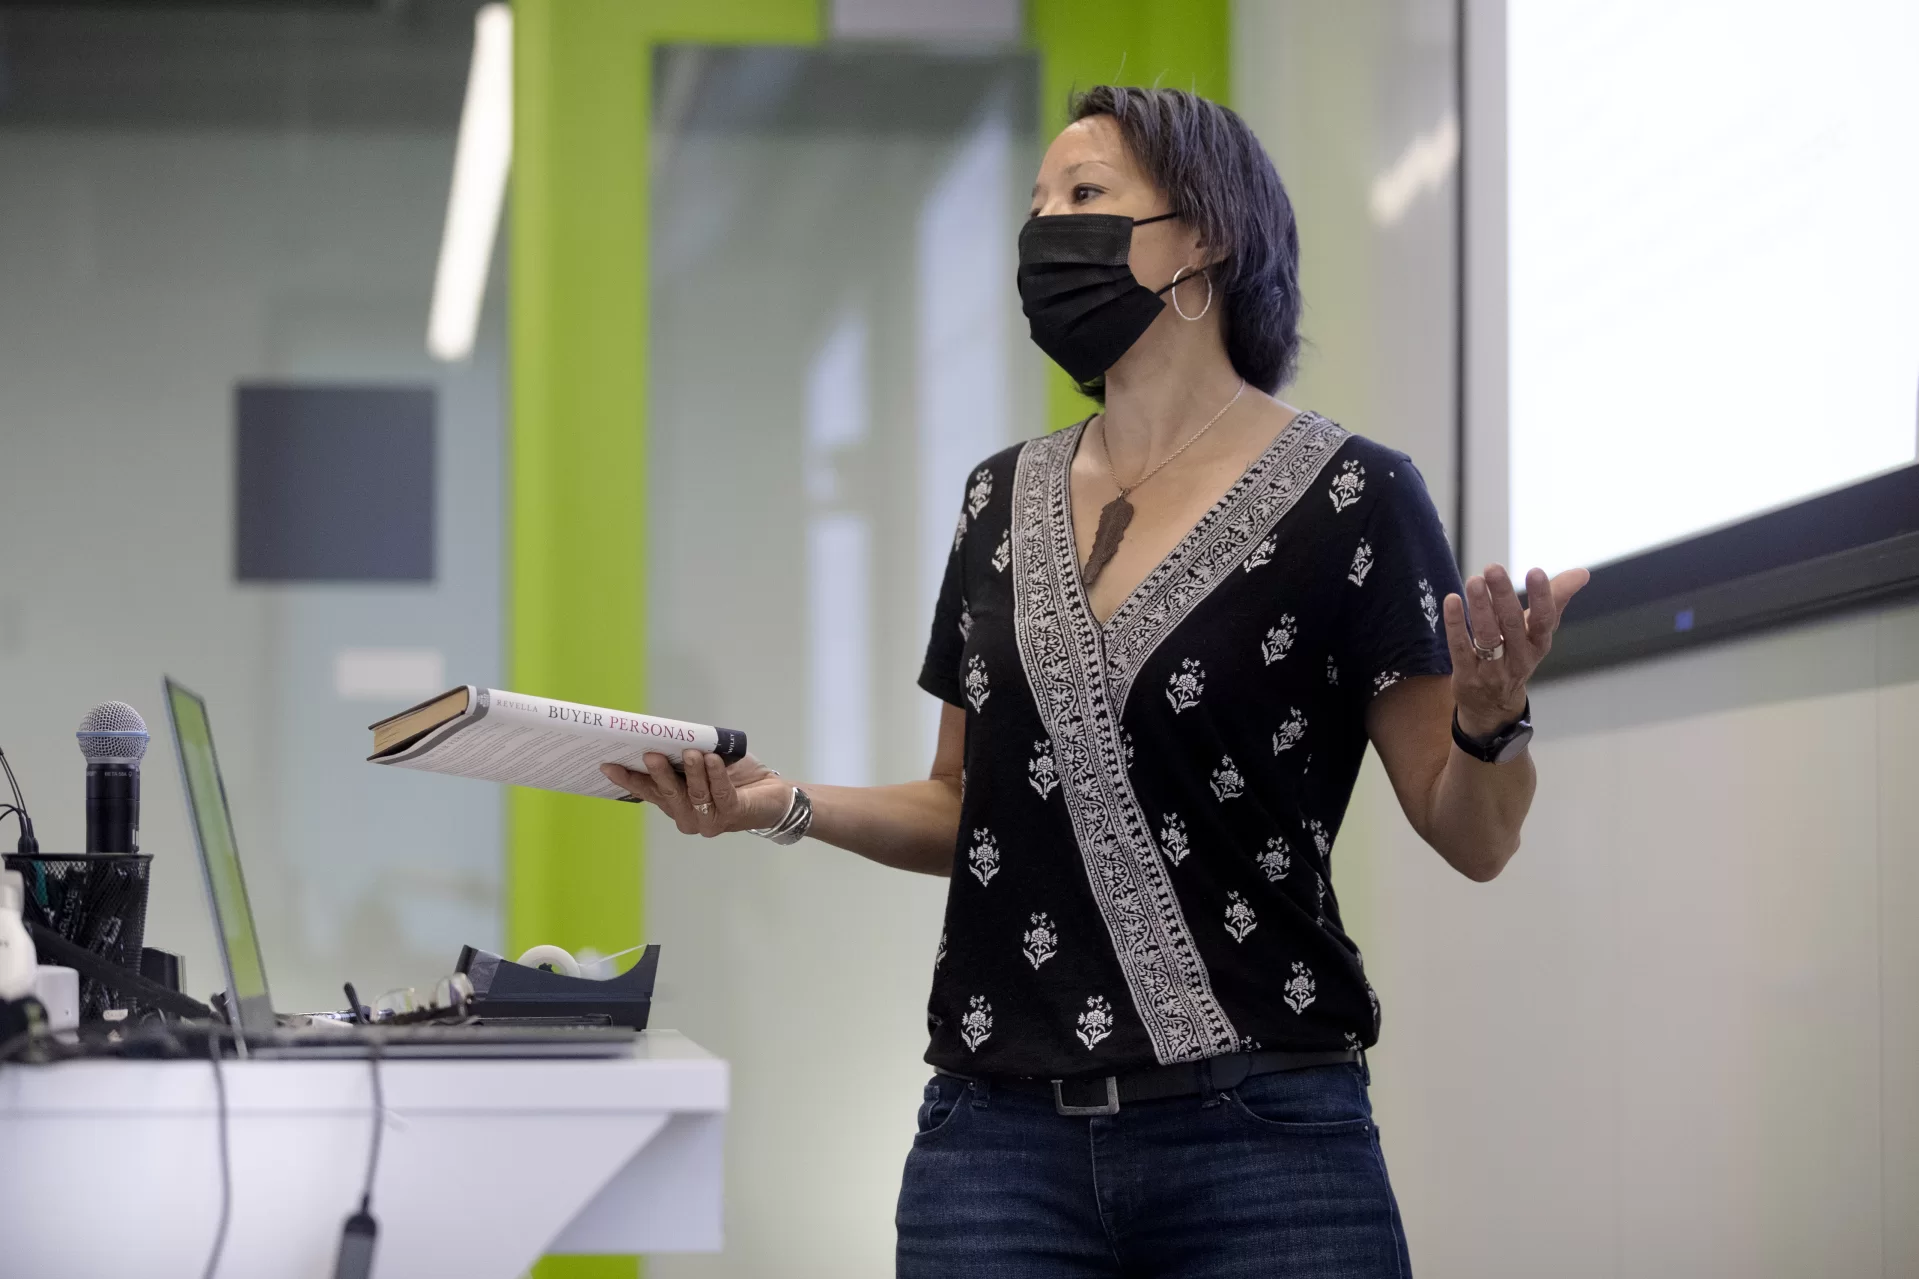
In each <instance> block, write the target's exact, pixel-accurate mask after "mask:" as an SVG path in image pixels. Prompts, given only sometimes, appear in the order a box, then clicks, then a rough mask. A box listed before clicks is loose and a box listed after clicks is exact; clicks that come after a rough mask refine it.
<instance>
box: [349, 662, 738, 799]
mask: <svg viewBox="0 0 1919 1279" xmlns="http://www.w3.org/2000/svg"><path fill="white" fill-rule="evenodd" d="M368 727H369V728H371V729H372V730H373V753H372V754H371V755H369V756H367V759H368V761H370V762H371V763H375V764H389V765H392V766H393V767H395V768H415V769H419V770H420V771H422V772H427V773H448V774H451V775H452V776H454V777H478V778H481V779H483V780H485V781H489V782H506V783H509V784H510V785H514V786H532V787H536V788H538V789H540V790H556V791H566V792H568V793H570V794H574V795H593V796H597V797H599V798H601V799H621V800H631V799H632V798H633V797H632V796H631V795H629V794H627V792H626V791H624V790H622V789H621V788H620V787H618V786H615V785H614V784H613V783H612V782H609V781H607V780H606V777H605V776H604V775H603V774H601V772H600V765H601V764H624V765H625V766H626V767H628V768H631V769H635V770H637V771H639V772H642V773H644V772H646V771H647V767H646V760H645V758H644V757H645V756H646V755H647V754H648V753H649V752H658V753H660V754H662V755H665V756H666V757H667V759H668V760H669V761H670V762H671V763H672V765H673V767H674V768H675V769H678V768H679V766H680V757H681V753H682V752H684V751H686V750H689V749H691V750H701V751H711V752H712V753H714V754H716V755H718V756H719V757H720V758H721V759H723V760H725V761H726V762H727V763H729V764H731V763H733V762H734V761H735V760H737V759H739V758H740V757H742V756H743V755H745V754H746V734H745V733H742V732H740V731H739V730H738V729H736V728H716V727H714V726H713V725H711V724H691V723H687V722H686V721H684V720H677V719H666V718H665V717H663V716H659V715H639V714H635V713H633V712H630V711H615V710H608V709H607V708H606V707H604V706H583V705H581V704H580V703H578V702H562V701H556V700H554V699H552V698H548V697H534V696H532V695H531V694H528V693H510V692H507V691H506V690H505V689H499V688H480V687H478V686H477V685H474V684H463V685H461V686H460V687H458V688H450V689H448V690H447V691H446V692H444V693H442V694H440V695H439V696H438V697H435V698H432V699H430V700H428V701H424V702H421V703H420V704H419V705H418V706H412V707H408V708H407V709H406V710H403V711H401V712H400V713H399V714H397V715H389V716H387V717H386V718H385V719H383V720H380V721H379V722H378V723H375V724H370V725H368Z"/></svg>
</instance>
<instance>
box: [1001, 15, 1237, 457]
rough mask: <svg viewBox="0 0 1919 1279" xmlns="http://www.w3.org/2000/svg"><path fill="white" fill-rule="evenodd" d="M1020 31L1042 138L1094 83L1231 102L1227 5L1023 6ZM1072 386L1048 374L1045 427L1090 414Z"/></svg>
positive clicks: (1055, 372)
mask: <svg viewBox="0 0 1919 1279" xmlns="http://www.w3.org/2000/svg"><path fill="white" fill-rule="evenodd" d="M1026 28H1027V34H1028V38H1029V39H1030V40H1031V41H1032V45H1033V48H1034V49H1035V50H1036V51H1037V52H1038V53H1039V56H1040V77H1039V84H1040V90H1039V91H1040V113H1039V119H1040V133H1041V137H1042V139H1043V140H1044V141H1045V142H1051V141H1052V140H1053V136H1054V135H1055V134H1057V133H1058V132H1059V131H1060V130H1061V129H1063V128H1065V127H1066V102H1067V98H1068V96H1069V95H1070V94H1071V93H1073V92H1074V91H1075V90H1080V89H1085V88H1088V87H1089V86H1091V85H1095V84H1124V85H1143V86H1159V87H1162V88H1171V89H1186V90H1189V91H1191V92H1193V93H1197V94H1199V95H1200V96H1201V97H1203V98H1211V99H1213V100H1214V101H1215V102H1226V103H1230V102H1231V100H1232V98H1231V90H1232V83H1231V81H1232V45H1231V40H1232V12H1231V3H1230V0H1027V6H1026ZM1094 407H1095V406H1094V404H1093V402H1092V401H1091V400H1088V399H1087V398H1086V397H1085V396H1083V395H1081V394H1080V393H1079V390H1078V388H1077V387H1075V386H1074V385H1073V380H1072V379H1071V378H1069V377H1067V376H1066V374H1065V373H1064V372H1062V371H1061V370H1060V369H1058V368H1049V369H1048V376H1047V382H1046V423H1047V425H1048V426H1049V427H1052V428H1055V429H1057V428H1059V427H1062V426H1069V425H1071V424H1072V423H1074V422H1077V421H1079V420H1080V419H1081V418H1083V417H1085V416H1086V415H1087V414H1088V413H1090V412H1092V411H1093V408H1094Z"/></svg>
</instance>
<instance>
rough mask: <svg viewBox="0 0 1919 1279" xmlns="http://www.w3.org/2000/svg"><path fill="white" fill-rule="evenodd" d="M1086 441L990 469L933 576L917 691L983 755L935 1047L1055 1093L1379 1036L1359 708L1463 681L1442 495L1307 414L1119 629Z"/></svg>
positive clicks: (1217, 509) (1045, 443)
mask: <svg viewBox="0 0 1919 1279" xmlns="http://www.w3.org/2000/svg"><path fill="white" fill-rule="evenodd" d="M1083 429H1084V423H1082V424H1081V425H1080V426H1076V427H1073V428H1071V429H1069V430H1064V431H1060V432H1058V433H1057V434H1054V435H1050V436H1046V437H1043V438H1040V439H1036V440H1029V441H1027V442H1026V443H1024V444H1020V445H1016V446H1014V447H1013V448H1010V449H1007V450H1005V451H1004V452H1001V453H998V454H995V455H994V456H993V457H991V458H989V459H987V461H986V462H985V464H984V465H982V466H981V467H979V469H978V470H977V471H975V472H974V474H973V476H972V478H971V480H970V481H969V482H968V486H967V492H966V499H965V505H964V507H963V509H962V511H961V514H960V521H959V528H958V531H957V532H956V533H955V535H954V540H953V552H952V557H951V559H950V560H949V561H948V563H947V568H946V578H945V581H944V584H943V585H942V586H941V588H940V598H939V605H938V608H937V610H936V612H935V616H934V619H933V632H932V639H931V641H930V642H929V643H928V645H927V651H926V665H925V668H924V670H923V671H922V672H921V674H920V685H921V687H923V688H925V689H926V690H927V691H928V692H930V693H932V694H933V695H935V696H936V697H939V698H941V699H943V700H944V701H947V702H950V703H952V704H953V705H955V706H959V707H962V708H964V710H965V711H966V754H965V774H964V782H963V786H962V790H963V798H962V801H961V805H960V832H959V840H958V843H957V846H956V848H955V850H954V861H953V878H952V886H951V888H950V889H949V891H948V894H947V901H946V927H945V931H944V932H943V933H942V934H941V937H940V944H939V952H938V956H937V958H936V959H935V960H934V968H933V990H932V996H931V999H930V1001H929V1003H928V1006H927V1023H928V1027H929V1029H930V1031H931V1033H932V1044H931V1046H930V1047H929V1048H928V1050H927V1054H926V1059H927V1061H929V1062H930V1063H932V1064H933V1065H935V1066H938V1067H941V1068H943V1069H946V1070H951V1071H954V1072H956V1073H960V1074H1009V1075H1037V1076H1043V1077H1048V1078H1060V1077H1070V1076H1074V1075H1087V1074H1096V1075H1103V1074H1111V1073H1118V1072H1122V1071H1127V1070H1133V1069H1137V1068H1140V1067H1143V1066H1149V1065H1151V1064H1153V1063H1154V1062H1176V1061H1186V1060H1191V1059H1194V1058H1200V1057H1208V1056H1213V1055H1216V1054H1219V1053H1226V1052H1233V1051H1236V1050H1241V1049H1249V1048H1255V1047H1257V1048H1272V1049H1300V1050H1309V1049H1326V1048H1340V1047H1350V1046H1361V1045H1367V1046H1369V1045H1371V1044H1372V1043H1373V1042H1374V1040H1375V1039H1376V1038H1377V1035H1378V1030H1379V1001H1378V999H1377V998H1376V997H1375V996H1374V994H1373V991H1372V987H1371V986H1370V985H1368V984H1367V981H1366V978H1365V975H1364V973H1363V972H1362V970H1361V962H1360V955H1359V949H1358V947H1356V946H1355V945H1354V944H1353V943H1352V941H1351V940H1350V939H1349V938H1348V937H1347V936H1346V934H1345V932H1344V931H1343V929H1342V928H1341V926H1340V919H1339V905H1338V903H1337V902H1336V901H1335V900H1334V898H1333V892H1332V886H1331V867H1330V863H1329V860H1328V858H1329V854H1330V851H1331V849H1332V844H1333V836H1334V835H1335V834H1337V833H1338V831H1339V824H1340V820H1341V818H1342V817H1343V816H1344V815H1345V812H1346V804H1347V801H1348V799H1349V798H1350V797H1351V795H1352V789H1353V782H1354V779H1355V778H1356V777H1357V776H1358V772H1359V765H1360V760H1361V758H1362V757H1363V756H1364V754H1365V750H1366V741H1367V739H1366V730H1365V722H1364V718H1365V711H1366V705H1367V703H1368V702H1369V701H1370V700H1371V699H1372V698H1373V697H1374V696H1375V695H1376V694H1377V693H1379V692H1380V691H1381V690H1383V689H1385V688H1387V687H1389V686H1391V685H1392V684H1393V683H1394V682H1396V681H1398V680H1401V679H1405V678H1407V677H1409V676H1415V675H1432V674H1444V673H1447V672H1449V671H1450V670H1451V669H1452V665H1451V661H1450V659H1449V657H1448V654H1447V649H1446V634H1445V628H1444V626H1443V625H1442V623H1441V620H1440V615H1439V601H1440V600H1441V599H1443V598H1445V596H1446V594H1447V592H1449V591H1456V590H1458V589H1459V575H1458V572H1457V570H1456V568H1455V567H1454V563H1453V558H1452V552H1451V550H1450V549H1449V548H1448V546H1447V544H1446V538H1445V534H1444V531H1443V530H1442V529H1441V527H1440V523H1439V518H1438V516H1437V514H1436V513H1435V512H1434V510H1433V505H1432V500H1431V499H1430V498H1429V497H1428V496H1427V494H1426V487H1425V485H1424V483H1423V482H1422V481H1421V479H1420V476H1419V472H1418V471H1417V470H1415V469H1414V467H1413V464H1412V462H1411V461H1410V460H1409V459H1408V458H1407V457H1406V456H1405V455H1404V454H1402V453H1396V452H1393V451H1391V450H1390V449H1386V448H1383V447H1381V446H1380V445H1377V444H1374V443H1373V442H1371V441H1370V440H1366V439H1364V438H1362V437H1360V436H1357V435H1351V434H1348V433H1347V432H1346V431H1344V430H1342V429H1341V428H1340V427H1339V426H1337V425H1335V424H1334V423H1332V422H1330V421H1328V420H1327V419H1325V418H1323V417H1320V416H1318V415H1317V414H1312V413H1304V414H1301V415H1300V416H1299V417H1298V418H1296V419H1295V420H1294V421H1293V422H1292V423H1291V424H1290V425H1289V426H1287V427H1286V429H1285V430H1283V431H1282V432H1281V433H1280V434H1279V436H1278V438H1277V439H1275V440H1274V441H1273V443H1272V444H1271V445H1270V446H1269V447H1268V448H1267V449H1266V451H1265V452H1264V453H1262V454H1261V455H1260V456H1259V458H1258V459H1257V460H1255V461H1254V462H1253V464H1252V465H1251V466H1250V467H1248V468H1247V470H1246V473H1245V474H1244V475H1243V476H1241V477H1240V479H1239V480H1238V481H1237V482H1235V483H1234V485H1233V486H1232V488H1231V489H1229V490H1228V491H1227V493H1226V495H1225V496H1224V497H1222V498H1221V499H1220V500H1219V502H1218V503H1217V504H1216V505H1215V506H1214V507H1213V508H1212V510H1210V511H1209V512H1208V513H1207V514H1206V515H1205V516H1204V517H1203V518H1202V519H1201V520H1200V522H1199V523H1198V524H1197V525H1196V526H1195V527H1194V528H1193V529H1192V531H1191V532H1189V533H1188V534H1187V535H1186V537H1185V538H1184V539H1182V540H1181V541H1180V543H1179V545H1178V546H1177V547H1175V548H1174V550H1173V551H1172V553H1171V554H1170V555H1168V556H1167V558H1166V559H1165V561H1164V562H1162V563H1161V564H1160V565H1159V566H1158V567H1157V568H1155V569H1154V570H1153V571H1152V573H1151V574H1149V575H1148V576H1147V578H1146V580H1145V581H1144V582H1142V583H1141V584H1140V585H1139V587H1138V588H1137V589H1135V590H1134V591H1133V593H1132V595H1130V596H1129V597H1128V598H1127V600H1126V601H1125V603H1124V604H1122V605H1121V607H1120V609H1119V611H1118V612H1117V613H1115V614H1114V615H1113V617H1112V618H1111V619H1110V620H1109V621H1107V622H1106V624H1105V625H1103V626H1102V625H1101V624H1100V623H1099V622H1098V621H1097V620H1096V619H1095V618H1094V616H1093V614H1092V611H1091V609H1090V608H1089V607H1088V605H1087V602H1086V594H1085V591H1084V590H1083V589H1082V588H1081V586H1080V580H1079V564H1078V553H1077V549H1076V547H1075V545H1074V541H1073V520H1072V510H1071V506H1070V498H1069V486H1068V481H1069V477H1070V472H1071V469H1072V461H1073V453H1074V450H1075V448H1076V447H1077V445H1078V443H1079V438H1080V434H1081V432H1082V430H1083Z"/></svg>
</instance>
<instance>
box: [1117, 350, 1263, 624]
mask: <svg viewBox="0 0 1919 1279" xmlns="http://www.w3.org/2000/svg"><path fill="white" fill-rule="evenodd" d="M1245 393H1246V379H1245V378H1241V379H1240V380H1239V389H1238V390H1237V391H1234V392H1233V398H1232V399H1230V400H1228V401H1226V403H1225V404H1223V405H1221V406H1220V410H1219V412H1217V413H1215V414H1213V416H1212V417H1211V418H1209V419H1207V422H1206V425H1205V426H1202V427H1200V428H1199V429H1198V430H1197V431H1194V432H1193V434H1192V435H1191V437H1189V438H1188V439H1187V441H1186V443H1184V444H1182V445H1180V446H1179V447H1178V448H1176V449H1174V450H1173V451H1172V452H1171V453H1168V454H1167V455H1166V456H1165V458H1163V459H1162V460H1161V461H1160V463H1159V465H1157V466H1155V467H1154V468H1153V469H1152V470H1150V471H1148V472H1146V474H1144V475H1142V476H1140V477H1139V478H1138V479H1136V480H1134V481H1133V482H1132V483H1131V484H1121V483H1120V482H1119V473H1118V472H1117V471H1115V470H1113V450H1112V449H1110V448H1108V447H1107V446H1106V419H1105V417H1103V416H1102V417H1101V418H1100V420H1099V451H1100V453H1101V454H1102V455H1103V456H1104V457H1105V458H1106V473H1107V474H1108V475H1110V476H1112V477H1113V487H1114V488H1116V489H1118V490H1119V496H1118V497H1116V498H1114V499H1113V500H1112V501H1110V502H1108V503H1107V504H1106V505H1104V506H1102V507H1100V508H1099V528H1098V529H1097V530H1096V531H1095V532H1094V533H1093V552H1092V554H1090V555H1088V556H1087V557H1086V567H1085V568H1084V569H1082V570H1081V571H1080V581H1081V583H1083V584H1084V586H1085V589H1087V590H1089V591H1090V590H1092V589H1093V583H1094V582H1097V581H1098V580H1099V575H1100V574H1101V573H1103V572H1105V571H1106V565H1107V564H1108V563H1109V562H1111V560H1112V558H1113V556H1115V555H1117V554H1118V553H1119V544H1120V539H1122V538H1124V537H1125V536H1126V526H1127V525H1129V524H1131V523H1132V522H1133V504H1132V503H1131V502H1129V501H1127V500H1126V495H1127V494H1129V493H1132V492H1133V491H1135V490H1136V489H1138V488H1139V486H1140V485H1142V484H1144V483H1146V481H1148V480H1150V479H1152V478H1153V477H1154V476H1155V475H1158V474H1159V473H1160V472H1161V471H1163V470H1165V469H1166V465H1167V463H1169V462H1171V461H1172V460H1173V459H1174V458H1176V457H1178V456H1179V455H1180V454H1181V453H1184V452H1185V451H1186V450H1187V449H1189V448H1191V447H1193V445H1194V444H1196V443H1198V442H1199V437H1200V436H1202V435H1204V434H1206V432H1208V431H1210V430H1212V429H1213V423H1215V422H1217V421H1219V419H1221V418H1223V417H1225V416H1226V410H1227V409H1230V408H1232V407H1233V405H1235V404H1237V403H1239V397H1240V396H1242V395H1244V394H1245Z"/></svg>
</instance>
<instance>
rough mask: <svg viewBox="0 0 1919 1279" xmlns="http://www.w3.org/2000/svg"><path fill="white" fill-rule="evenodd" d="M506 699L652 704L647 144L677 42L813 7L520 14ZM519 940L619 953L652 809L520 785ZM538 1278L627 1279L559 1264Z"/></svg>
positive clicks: (767, 0) (749, 1) (775, 39)
mask: <svg viewBox="0 0 1919 1279" xmlns="http://www.w3.org/2000/svg"><path fill="white" fill-rule="evenodd" d="M513 9H514V93H513V116H514V120H513V151H514V156H513V191H512V218H511V223H510V228H511V235H512V254H511V260H512V265H511V280H510V288H509V306H510V316H509V320H508V333H509V338H510V343H511V368H512V392H511V406H512V425H511V428H510V431H509V440H510V444H509V449H510V454H509V459H508V467H509V470H508V474H509V477H510V479H509V483H510V487H511V494H510V497H509V499H508V501H509V506H508V511H509V530H510V531H509V533H508V546H507V562H508V567H507V584H508V585H507V621H506V629H507V653H508V658H507V677H506V682H507V685H508V686H509V687H511V688H514V689H518V690H521V691H524V692H528V693H534V694H538V695H540V696H543V697H559V698H565V699H568V700H572V701H582V702H592V703H595V704H597V705H601V706H614V707H619V708H622V709H627V710H644V709H646V705H647V701H646V699H647V688H646V556H647V544H646V533H647V526H646V485H647V469H646V452H647V449H646V444H647V437H646V407H647V401H646V395H647V383H646V362H647V310H648V304H649V302H648V283H647V281H648V276H647V248H648V219H647V202H648V194H649V193H648V189H647V188H648V181H649V170H648V164H647V143H648V129H649V126H650V118H649V117H650V114H651V107H652V71H653V49H654V46H655V45H657V44H662V43H688V44H730V43H758V44H812V43H815V42H817V41H818V39H819V36H820V9H819V3H818V0H517V2H516V3H515V4H514V6H513ZM506 804H507V859H506V932H507V947H508V951H509V953H511V954H518V953H519V951H520V949H521V948H524V947H526V946H530V945H533V944H535V943H536V942H552V943H555V944H557V945H560V946H565V947H566V948H568V949H569V950H578V949H580V948H583V947H589V946H590V947H593V948H594V949H597V950H599V951H601V952H602V953H606V954H610V953H612V952H614V951H618V950H623V949H625V948H626V947H628V946H631V945H634V944H635V943H637V942H638V941H640V940H641V929H642V927H643V926H644V920H645V905H644V901H643V897H642V894H643V891H644V886H645V877H644V869H643V868H644V862H643V847H642V824H641V819H640V809H639V807H638V806H637V805H625V804H614V803H609V802H607V801H605V800H595V799H585V798H581V797H578V796H571V795H557V794H552V793H549V792H546V791H534V790H522V789H518V788H514V789H509V790H508V792H507V799H506ZM537 1273H538V1275H539V1276H541V1279H559V1277H560V1276H566V1277H567V1279H588V1277H589V1276H590V1277H592V1279H618V1277H631V1276H634V1275H636V1274H637V1273H638V1262H637V1261H636V1260H635V1259H633V1258H630V1257H562V1258H549V1259H547V1260H546V1261H543V1262H541V1263H540V1265H539V1267H538V1269H537Z"/></svg>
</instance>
